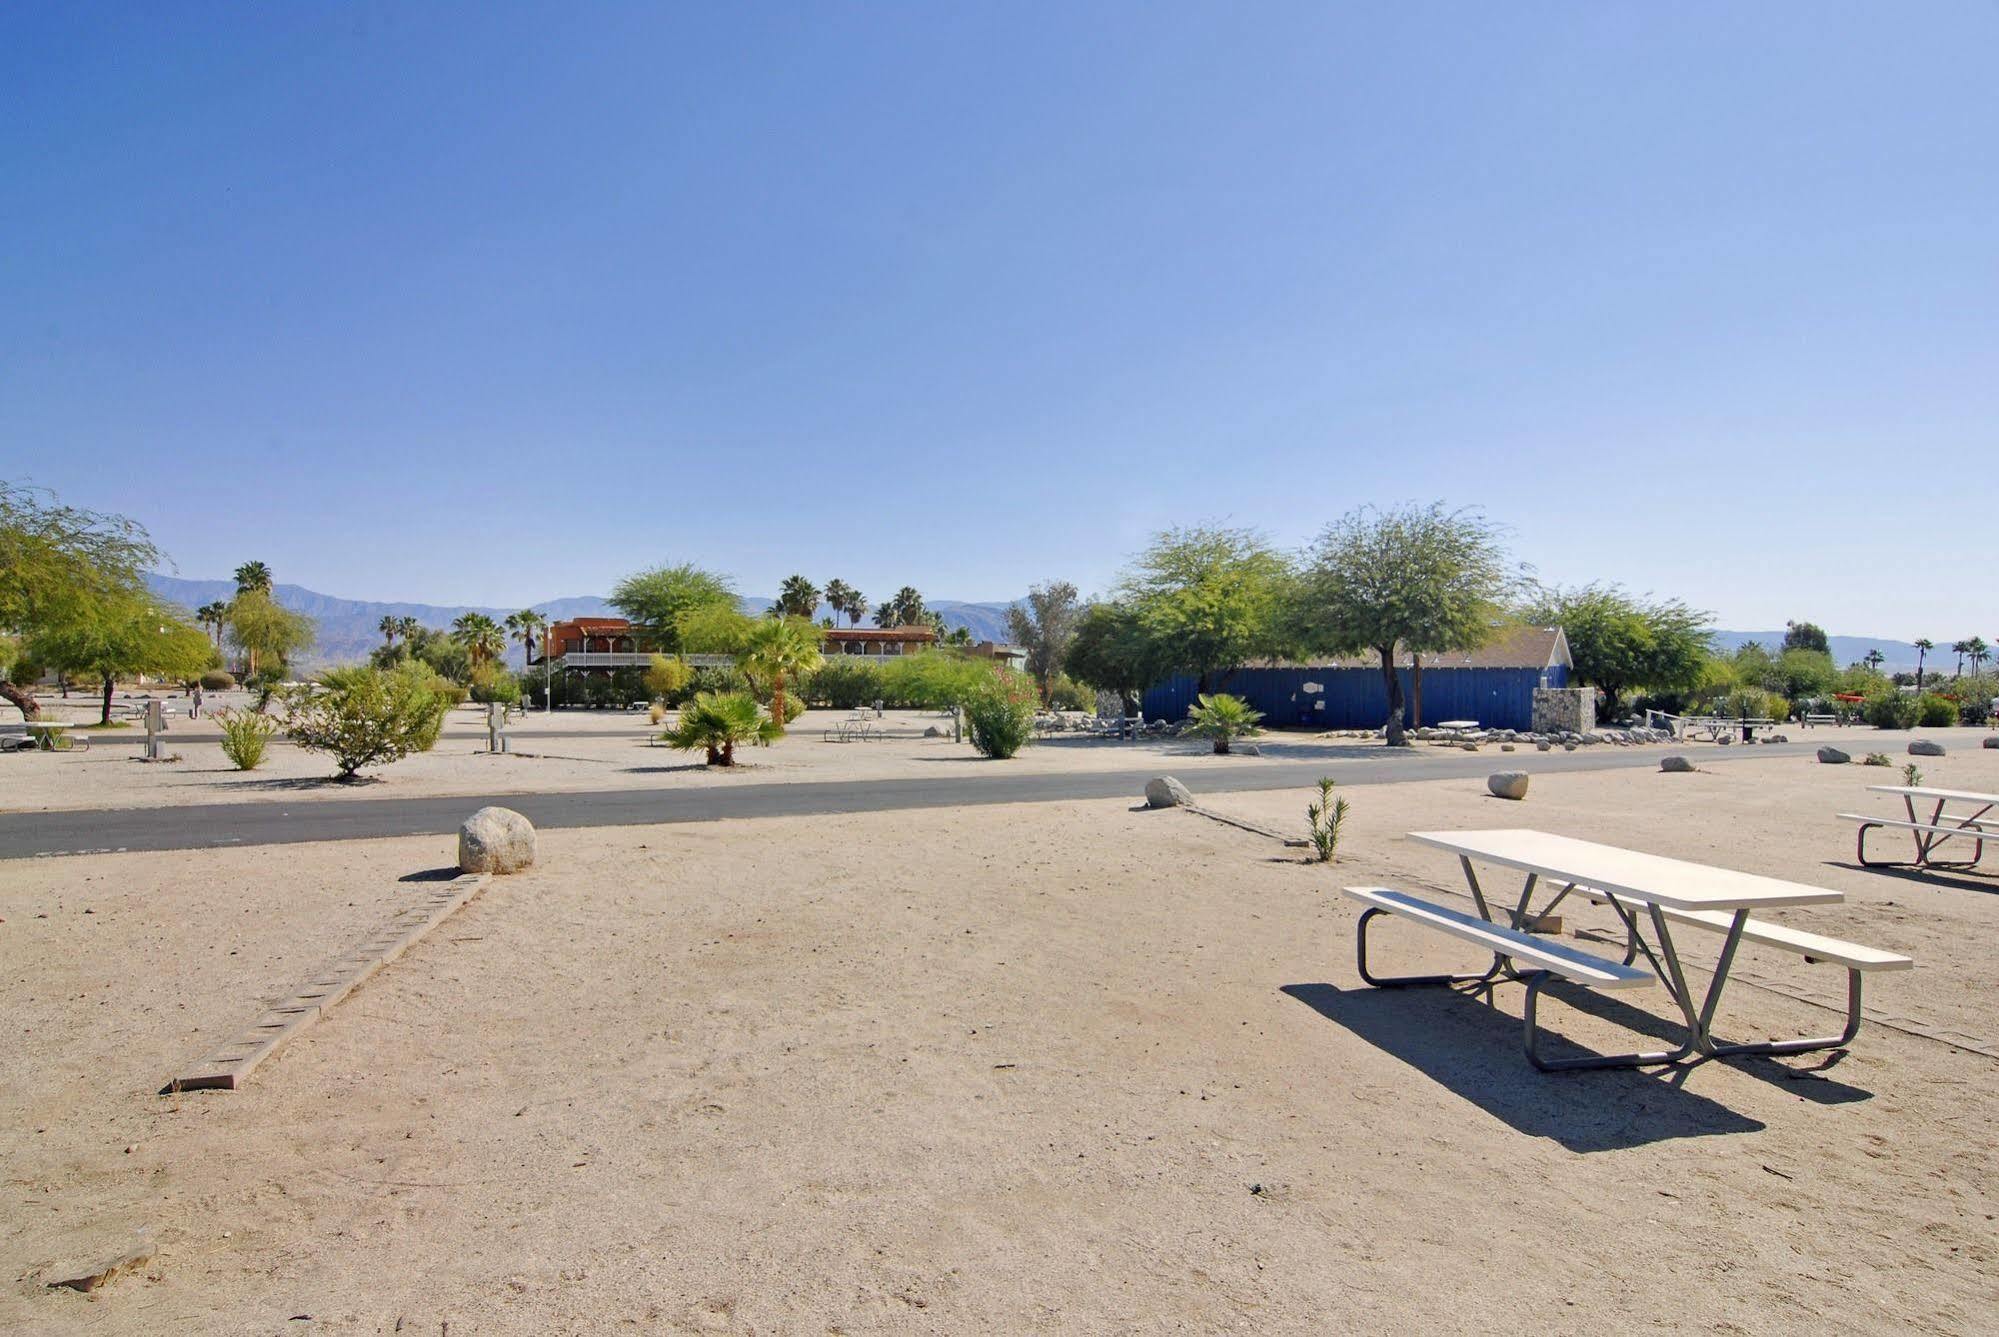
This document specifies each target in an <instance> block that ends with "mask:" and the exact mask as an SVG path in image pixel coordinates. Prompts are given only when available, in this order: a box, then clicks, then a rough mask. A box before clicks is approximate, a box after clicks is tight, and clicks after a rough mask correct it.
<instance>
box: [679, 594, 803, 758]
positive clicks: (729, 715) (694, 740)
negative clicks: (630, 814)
mask: <svg viewBox="0 0 1999 1337" xmlns="http://www.w3.org/2000/svg"><path fill="white" fill-rule="evenodd" d="M774 625H780V626H781V625H783V624H781V623H779V624H774ZM783 736H784V729H783V728H782V727H781V726H780V725H779V724H778V722H777V721H776V720H774V719H772V718H771V717H770V716H768V715H766V714H764V713H763V712H762V711H761V710H758V709H757V703H756V701H755V700H754V699H753V698H751V697H750V696H748V695H747V694H745V693H743V692H699V693H697V694H696V695H695V697H694V699H693V700H692V701H689V702H688V703H687V704H686V705H684V706H682V707H681V708H680V722H679V723H678V724H676V725H675V726H674V727H673V728H671V729H668V730H667V731H666V732H665V733H663V734H661V735H660V738H661V740H662V741H664V742H666V743H668V744H670V745H672V746H673V747H676V748H679V749H680V750H681V751H682V752H692V751H693V750H694V749H695V748H697V747H698V748H704V749H706V751H707V753H708V764H709V765H710V766H733V765H735V764H736V744H738V743H754V744H756V745H757V746H758V747H768V746H770V745H771V744H772V743H773V742H775V741H777V740H778V739H779V738H781V737H783Z"/></svg>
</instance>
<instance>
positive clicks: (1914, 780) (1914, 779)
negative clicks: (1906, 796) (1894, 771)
mask: <svg viewBox="0 0 1999 1337" xmlns="http://www.w3.org/2000/svg"><path fill="white" fill-rule="evenodd" d="M1902 783H1903V784H1905V785H1907V786H1908V787H1909V788H1911V789H1918V788H1920V787H1921V786H1922V783H1923V772H1922V770H1921V768H1920V767H1918V766H1917V765H1916V763H1915V762H1913V761H1912V762H1910V763H1909V764H1908V765H1906V766H1904V767H1902Z"/></svg>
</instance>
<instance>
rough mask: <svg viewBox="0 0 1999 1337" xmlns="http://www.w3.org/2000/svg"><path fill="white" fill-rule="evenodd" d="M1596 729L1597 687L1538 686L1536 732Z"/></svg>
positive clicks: (1567, 731) (1583, 731)
mask: <svg viewBox="0 0 1999 1337" xmlns="http://www.w3.org/2000/svg"><path fill="white" fill-rule="evenodd" d="M1595 728H1596V689H1595V688H1594V687H1536V688H1535V689H1534V732H1535V733H1589V732H1590V731H1591V730H1593V729H1595Z"/></svg>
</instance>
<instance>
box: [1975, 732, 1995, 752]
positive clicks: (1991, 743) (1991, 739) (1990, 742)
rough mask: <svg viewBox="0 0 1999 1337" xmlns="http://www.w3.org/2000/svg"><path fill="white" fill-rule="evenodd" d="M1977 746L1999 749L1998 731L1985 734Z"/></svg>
mask: <svg viewBox="0 0 1999 1337" xmlns="http://www.w3.org/2000/svg"><path fill="white" fill-rule="evenodd" d="M1979 746H1980V747H1989V748H1995V749H1999V733H1995V734H1988V735H1986V737H1985V739H1984V740H1983V741H1982V742H1980V743H1979Z"/></svg>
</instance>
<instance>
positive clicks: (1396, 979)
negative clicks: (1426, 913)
mask: <svg viewBox="0 0 1999 1337" xmlns="http://www.w3.org/2000/svg"><path fill="white" fill-rule="evenodd" d="M1387 913H1388V911H1386V910H1383V909H1381V908H1380V907H1379V906H1376V907H1372V908H1370V909H1367V910H1363V911H1361V915H1360V923H1359V924H1358V925H1357V926H1356V927H1355V929H1354V956H1355V963H1356V964H1357V965H1358V966H1359V967H1360V977H1361V979H1363V980H1365V981H1366V982H1367V983H1369V984H1371V985H1373V986H1374V987H1375V988H1377V989H1403V988H1408V987H1410V986H1412V985H1419V984H1484V983H1486V982H1488V981H1489V980H1491V979H1492V977H1493V976H1495V975H1497V974H1499V972H1500V971H1501V970H1502V969H1504V968H1505V967H1506V964H1507V963H1506V958H1505V957H1503V956H1501V955H1500V954H1499V953H1498V952H1494V953H1493V954H1492V964H1491V965H1490V966H1488V967H1487V968H1486V969H1485V971H1484V973H1482V974H1478V975H1389V976H1385V977H1384V976H1380V975H1376V974H1375V973H1374V972H1373V971H1371V970H1369V969H1368V968H1367V926H1368V925H1369V924H1370V923H1372V922H1373V920H1374V918H1375V916H1377V915H1385V914H1387Z"/></svg>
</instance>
